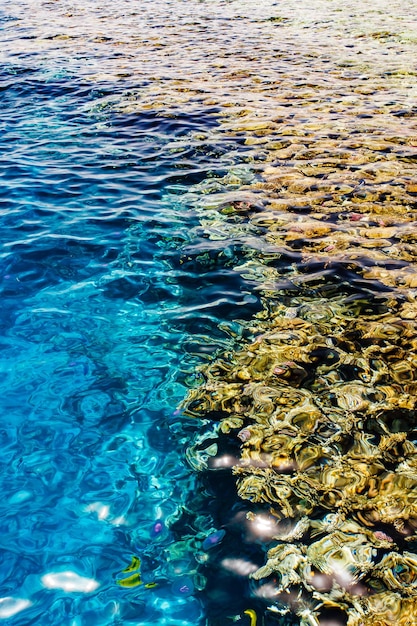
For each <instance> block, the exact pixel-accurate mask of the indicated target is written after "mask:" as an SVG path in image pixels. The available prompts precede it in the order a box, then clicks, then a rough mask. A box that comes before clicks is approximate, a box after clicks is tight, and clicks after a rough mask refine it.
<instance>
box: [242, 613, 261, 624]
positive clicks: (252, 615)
mask: <svg viewBox="0 0 417 626" xmlns="http://www.w3.org/2000/svg"><path fill="white" fill-rule="evenodd" d="M243 613H244V615H249V617H250V626H256V623H257V621H258V618H257V617H256V613H255V611H254V610H253V609H246V611H243Z"/></svg>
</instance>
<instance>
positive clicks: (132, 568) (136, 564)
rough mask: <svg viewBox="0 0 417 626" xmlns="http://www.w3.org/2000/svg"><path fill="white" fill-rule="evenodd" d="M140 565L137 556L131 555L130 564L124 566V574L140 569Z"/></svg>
mask: <svg viewBox="0 0 417 626" xmlns="http://www.w3.org/2000/svg"><path fill="white" fill-rule="evenodd" d="M140 566H141V560H140V558H139V557H138V556H132V560H131V562H130V564H129V565H128V566H127V567H125V569H124V570H122V571H123V573H124V574H127V573H128V572H136V571H137V570H138V569H140Z"/></svg>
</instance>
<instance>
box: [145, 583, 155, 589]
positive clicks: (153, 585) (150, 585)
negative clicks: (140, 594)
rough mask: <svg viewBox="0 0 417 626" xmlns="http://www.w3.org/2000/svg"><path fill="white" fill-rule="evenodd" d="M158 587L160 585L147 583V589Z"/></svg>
mask: <svg viewBox="0 0 417 626" xmlns="http://www.w3.org/2000/svg"><path fill="white" fill-rule="evenodd" d="M157 586H158V583H156V582H153V583H146V585H145V589H155V587H157Z"/></svg>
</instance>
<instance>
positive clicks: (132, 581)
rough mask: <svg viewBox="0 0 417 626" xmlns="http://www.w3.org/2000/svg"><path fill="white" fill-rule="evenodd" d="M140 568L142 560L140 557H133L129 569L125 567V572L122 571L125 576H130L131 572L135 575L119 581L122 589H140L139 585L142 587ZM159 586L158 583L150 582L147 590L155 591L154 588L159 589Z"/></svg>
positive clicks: (146, 587)
mask: <svg viewBox="0 0 417 626" xmlns="http://www.w3.org/2000/svg"><path fill="white" fill-rule="evenodd" d="M140 566H141V560H140V558H139V557H138V556H132V560H131V562H130V564H129V565H128V566H127V567H125V569H124V570H122V573H123V574H129V573H130V572H133V573H132V574H131V576H128V577H127V578H122V579H120V580H118V581H117V584H118V585H120V586H121V587H127V588H128V589H131V588H132V587H139V585H142V584H143V580H142V576H141V574H140ZM157 586H158V583H156V582H150V583H146V585H145V589H153V588H154V587H157Z"/></svg>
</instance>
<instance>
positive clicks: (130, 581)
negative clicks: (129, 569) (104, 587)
mask: <svg viewBox="0 0 417 626" xmlns="http://www.w3.org/2000/svg"><path fill="white" fill-rule="evenodd" d="M117 582H118V583H119V585H120V586H121V587H129V588H130V587H138V586H139V585H141V584H142V578H141V575H140V573H139V572H136V573H135V574H132V576H128V577H127V578H123V579H121V580H118V581H117Z"/></svg>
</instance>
